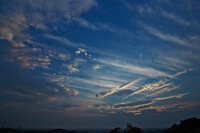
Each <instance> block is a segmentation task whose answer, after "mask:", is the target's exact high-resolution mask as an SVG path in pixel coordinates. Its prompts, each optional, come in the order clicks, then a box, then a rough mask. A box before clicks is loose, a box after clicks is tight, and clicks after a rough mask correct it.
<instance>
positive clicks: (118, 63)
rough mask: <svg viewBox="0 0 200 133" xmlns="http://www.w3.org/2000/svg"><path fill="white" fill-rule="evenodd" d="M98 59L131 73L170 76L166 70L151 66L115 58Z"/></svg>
mask: <svg viewBox="0 0 200 133" xmlns="http://www.w3.org/2000/svg"><path fill="white" fill-rule="evenodd" d="M98 61H99V62H100V63H103V64H105V65H111V66H113V67H117V68H123V69H121V70H123V71H127V72H129V73H135V74H141V75H145V76H148V77H161V76H165V77H168V76H169V75H168V74H167V73H165V72H161V71H159V70H156V69H153V68H150V67H141V66H135V65H132V64H127V63H124V62H121V61H115V60H112V61H109V60H103V59H99V60H98Z"/></svg>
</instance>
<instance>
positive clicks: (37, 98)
mask: <svg viewBox="0 0 200 133" xmlns="http://www.w3.org/2000/svg"><path fill="white" fill-rule="evenodd" d="M0 70H1V71H0V73H1V74H3V75H4V77H2V76H1V77H0V92H1V94H3V95H1V96H0V97H1V98H0V99H1V102H3V103H13V102H15V103H18V104H25V103H26V104H29V105H35V104H46V103H50V102H55V101H56V100H57V99H59V98H61V97H69V96H75V95H77V94H78V91H77V90H75V89H70V88H68V87H66V86H65V85H63V84H61V83H58V82H56V81H54V82H49V81H46V80H43V79H41V78H39V77H37V78H36V77H32V76H31V73H26V74H25V73H21V72H20V71H18V72H16V71H14V70H10V69H8V68H4V67H1V69H0ZM8 81H9V82H8ZM56 90H57V91H56Z"/></svg>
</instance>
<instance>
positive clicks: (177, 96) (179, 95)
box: [154, 93, 190, 101]
mask: <svg viewBox="0 0 200 133" xmlns="http://www.w3.org/2000/svg"><path fill="white" fill-rule="evenodd" d="M188 94H190V93H184V94H178V95H174V96H168V97H161V98H155V99H154V100H155V101H157V100H166V99H170V98H181V97H183V96H185V95H188Z"/></svg>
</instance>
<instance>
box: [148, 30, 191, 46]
mask: <svg viewBox="0 0 200 133" xmlns="http://www.w3.org/2000/svg"><path fill="white" fill-rule="evenodd" d="M144 29H146V30H147V31H148V32H149V33H151V34H152V35H154V36H156V37H158V38H160V39H162V40H165V41H170V42H175V43H177V44H180V45H183V46H187V47H191V46H192V45H191V44H188V43H187V42H186V41H185V40H184V39H181V38H179V37H177V36H175V35H170V34H165V33H162V32H161V31H159V30H157V29H155V28H153V27H150V26H144Z"/></svg>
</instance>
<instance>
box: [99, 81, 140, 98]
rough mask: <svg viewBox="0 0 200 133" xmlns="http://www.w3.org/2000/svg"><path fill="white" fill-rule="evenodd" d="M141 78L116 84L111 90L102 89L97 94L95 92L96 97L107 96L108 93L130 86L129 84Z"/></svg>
mask: <svg viewBox="0 0 200 133" xmlns="http://www.w3.org/2000/svg"><path fill="white" fill-rule="evenodd" d="M140 80H141V79H137V80H133V81H129V82H127V83H125V84H123V85H121V86H118V87H114V88H112V89H111V90H109V91H104V92H100V93H99V94H96V97H99V98H103V97H105V96H108V95H111V94H113V93H115V92H116V91H117V90H122V89H125V88H126V87H128V86H130V85H133V84H134V83H137V82H139V81H140Z"/></svg>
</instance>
